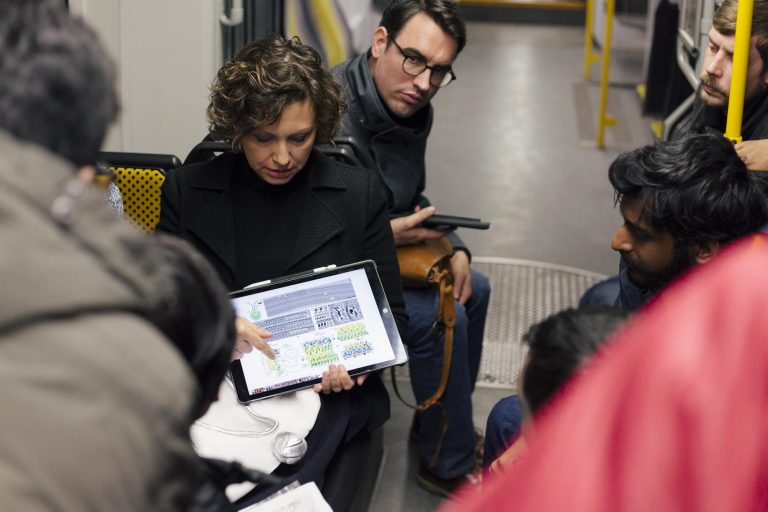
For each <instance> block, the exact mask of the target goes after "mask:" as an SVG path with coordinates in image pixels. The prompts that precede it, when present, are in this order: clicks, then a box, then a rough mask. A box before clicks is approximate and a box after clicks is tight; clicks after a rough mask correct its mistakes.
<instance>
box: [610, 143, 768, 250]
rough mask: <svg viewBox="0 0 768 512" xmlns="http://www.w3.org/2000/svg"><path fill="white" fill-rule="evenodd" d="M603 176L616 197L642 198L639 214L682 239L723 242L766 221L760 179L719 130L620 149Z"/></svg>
mask: <svg viewBox="0 0 768 512" xmlns="http://www.w3.org/2000/svg"><path fill="white" fill-rule="evenodd" d="M608 176H609V179H610V180H611V185H613V188H614V190H615V193H616V201H617V202H620V201H622V200H623V198H624V197H640V198H642V202H643V210H642V215H643V217H644V218H645V219H647V221H648V222H649V223H650V224H651V225H652V226H653V227H654V228H656V229H660V230H662V231H666V232H668V233H670V234H671V235H672V236H673V237H674V238H675V239H677V240H679V241H681V242H685V243H697V242H718V243H720V244H726V243H728V242H730V241H732V240H735V239H737V238H741V237H742V236H745V235H747V234H749V233H753V232H755V231H757V230H758V229H760V228H761V227H762V226H763V225H765V224H766V222H768V201H767V200H766V195H765V191H766V190H765V182H764V181H763V179H762V178H760V177H759V176H758V173H756V172H750V171H748V170H747V168H746V167H745V166H744V162H742V161H741V159H740V158H739V155H738V154H737V153H736V150H735V149H734V147H733V143H732V142H731V141H729V140H727V139H726V138H725V137H722V136H720V135H714V134H701V135H691V136H688V137H685V138H682V139H679V140H676V141H672V142H658V143H656V144H652V145H649V146H644V147H641V148H638V149H635V150H633V151H629V152H627V153H623V154H621V155H619V157H618V158H617V159H616V160H614V162H613V163H612V164H611V167H610V169H609V171H608Z"/></svg>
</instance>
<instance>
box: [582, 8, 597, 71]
mask: <svg viewBox="0 0 768 512" xmlns="http://www.w3.org/2000/svg"><path fill="white" fill-rule="evenodd" d="M586 9H587V12H586V15H587V19H586V25H587V26H586V28H585V29H584V80H589V76H590V75H591V74H592V64H593V63H595V62H597V61H598V60H600V56H599V55H597V54H596V53H595V52H593V51H592V29H593V28H594V17H595V0H587V7H586Z"/></svg>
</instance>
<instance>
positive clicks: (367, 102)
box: [334, 0, 490, 495]
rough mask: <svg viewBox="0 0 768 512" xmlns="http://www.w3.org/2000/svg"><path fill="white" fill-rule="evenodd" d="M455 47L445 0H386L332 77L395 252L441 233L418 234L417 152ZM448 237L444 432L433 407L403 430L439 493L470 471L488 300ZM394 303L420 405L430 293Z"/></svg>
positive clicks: (433, 359) (421, 206) (432, 380)
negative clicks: (452, 302)
mask: <svg viewBox="0 0 768 512" xmlns="http://www.w3.org/2000/svg"><path fill="white" fill-rule="evenodd" d="M465 42H466V34H465V27H464V22H463V21H462V20H461V17H460V16H459V13H458V10H457V8H456V5H455V4H454V3H453V2H450V1H447V0H432V1H426V2H424V1H415V0H396V1H394V2H392V3H391V4H390V5H389V6H388V7H387V9H386V10H385V11H384V13H383V15H382V19H381V23H380V26H379V27H378V28H377V29H376V31H375V32H374V35H373V40H372V44H371V48H370V49H369V51H368V52H367V53H366V54H362V55H359V56H357V57H354V58H352V59H351V60H349V61H347V62H344V63H342V64H340V65H339V66H338V67H337V68H336V69H335V70H334V75H335V77H336V79H337V80H338V81H339V82H340V83H341V84H342V85H343V86H344V87H345V89H346V94H347V99H348V102H349V109H348V111H347V113H346V115H345V118H344V121H343V124H342V129H341V131H340V134H341V135H346V136H352V137H353V138H354V139H355V141H356V142H357V144H358V146H359V147H360V148H361V150H362V151H361V154H362V156H363V158H364V160H367V162H366V165H368V166H370V167H372V168H373V169H375V170H376V171H377V172H378V173H379V174H380V175H381V177H382V180H383V182H384V184H385V185H386V187H387V191H388V193H389V202H390V213H391V214H392V215H393V219H392V220H391V225H392V230H393V232H394V235H395V243H396V244H397V245H398V246H403V245H411V244H418V243H420V242H422V241H423V240H425V239H429V238H437V237H441V236H443V235H444V234H445V233H443V232H441V231H435V230H430V229H426V228H423V227H421V223H422V222H423V221H424V220H425V219H426V218H427V217H429V216H431V215H433V214H434V213H435V209H434V207H432V206H430V203H429V201H428V200H427V198H426V197H425V196H424V195H423V192H424V188H425V183H426V169H425V162H424V158H425V150H426V144H427V137H428V136H429V132H430V129H431V127H432V105H431V104H430V100H431V99H432V97H433V96H434V95H435V94H437V92H438V91H439V89H440V87H444V86H446V85H448V84H449V83H450V82H451V81H452V80H453V79H454V78H455V74H454V72H453V69H452V67H451V66H452V65H453V62H454V60H455V59H456V57H457V55H458V54H459V52H460V51H461V50H462V48H463V47H464V44H465ZM448 238H449V240H450V242H451V243H452V244H453V249H454V253H453V256H452V259H451V268H452V271H453V275H454V279H455V293H454V297H455V299H456V311H457V320H456V326H455V330H454V342H453V343H454V346H453V360H452V363H451V368H450V376H449V381H448V386H447V389H446V391H445V394H444V395H443V398H442V400H441V401H442V405H443V406H444V408H445V413H446V415H447V427H448V428H447V431H446V432H445V434H444V435H442V434H441V432H442V429H443V416H442V414H441V412H440V410H438V408H436V407H435V408H431V409H428V410H427V411H424V412H421V413H418V420H419V421H418V422H415V423H414V427H415V428H414V430H413V431H412V435H413V436H414V437H417V438H419V448H420V459H421V468H420V470H419V483H420V485H422V487H424V488H426V489H427V490H429V491H432V492H436V493H439V494H443V495H448V494H450V493H451V492H452V491H453V490H454V489H456V488H457V487H458V486H459V485H461V484H462V483H464V482H465V481H466V480H467V477H468V476H471V474H472V471H473V469H474V468H475V466H476V456H475V455H476V454H475V446H476V434H475V429H474V426H473V423H472V400H471V395H472V391H473V389H474V384H475V380H476V378H477V374H478V370H479V365H480V354H481V350H482V342H483V331H484V328H485V317H486V313H487V308H488V298H489V295H490V286H489V284H488V279H487V278H486V277H485V276H483V275H482V274H480V273H478V272H475V271H473V270H471V267H470V252H469V249H468V248H467V246H466V244H464V243H463V242H462V240H461V239H460V238H459V237H458V236H456V235H455V234H453V233H452V234H449V236H448ZM404 295H405V301H406V308H407V312H408V317H409V326H408V332H407V334H406V336H405V342H406V344H407V345H408V347H409V356H410V361H409V365H410V370H411V384H412V387H413V390H414V394H415V396H416V399H417V400H419V401H423V400H425V399H427V398H428V397H430V396H431V395H432V394H433V393H434V392H435V390H436V389H437V387H438V384H439V381H440V375H441V366H442V358H443V342H442V341H443V340H442V337H439V338H437V339H436V338H435V336H434V335H433V329H432V325H433V323H434V321H435V318H436V312H437V293H436V291H435V290H434V289H414V288H406V289H405V290H404ZM435 455H437V457H436V458H435Z"/></svg>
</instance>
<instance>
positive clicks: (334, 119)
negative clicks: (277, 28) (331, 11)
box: [208, 35, 346, 151]
mask: <svg viewBox="0 0 768 512" xmlns="http://www.w3.org/2000/svg"><path fill="white" fill-rule="evenodd" d="M306 99H309V100H310V101H312V103H313V104H314V106H315V123H316V125H317V136H316V138H315V144H327V143H330V142H331V139H333V136H334V135H335V134H336V131H337V130H338V128H339V125H340V123H341V117H342V115H343V114H344V112H345V110H346V102H345V101H344V94H343V90H342V88H341V86H340V85H339V84H338V83H336V82H335V81H334V80H333V78H332V77H331V74H330V73H329V72H328V71H327V70H326V69H325V68H323V66H322V59H321V58H320V54H319V53H317V51H316V50H315V49H314V48H312V47H311V46H308V45H305V44H303V43H302V42H301V41H300V40H299V38H298V37H293V38H291V39H286V38H284V37H282V36H278V35H272V36H269V37H267V38H265V39H261V40H259V41H255V42H253V43H250V44H249V45H247V46H245V47H244V48H243V49H242V50H240V52H239V53H238V54H237V55H236V56H235V58H233V59H232V60H231V61H229V62H227V63H226V64H224V65H223V66H222V67H221V69H219V72H218V74H217V75H216V79H215V80H214V81H213V84H211V95H210V104H209V105H208V122H209V123H210V128H209V130H210V132H211V135H213V137H214V138H216V139H218V140H224V141H226V142H228V143H230V144H231V145H232V149H234V150H235V151H239V150H240V141H241V140H242V138H243V136H245V135H248V134H249V133H251V132H252V131H253V130H255V129H257V128H260V127H262V126H269V125H270V124H272V123H274V122H275V121H277V119H278V118H279V117H280V114H281V113H282V111H283V109H284V108H285V106H286V105H288V104H290V103H293V102H295V101H304V100H306Z"/></svg>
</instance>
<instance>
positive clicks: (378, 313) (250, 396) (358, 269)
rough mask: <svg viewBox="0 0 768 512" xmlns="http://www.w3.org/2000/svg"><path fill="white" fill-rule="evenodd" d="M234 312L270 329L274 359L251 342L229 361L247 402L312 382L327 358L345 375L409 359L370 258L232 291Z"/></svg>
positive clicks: (323, 366)
mask: <svg viewBox="0 0 768 512" xmlns="http://www.w3.org/2000/svg"><path fill="white" fill-rule="evenodd" d="M231 299H232V304H233V305H234V307H235V310H236V313H237V315H238V316H242V317H244V318H246V319H248V320H250V321H251V322H253V323H254V324H256V325H258V326H260V327H262V328H264V329H266V330H268V331H270V332H271V333H272V337H271V338H269V339H268V340H267V341H268V343H269V344H270V346H271V347H272V348H273V349H274V351H275V353H276V358H275V359H274V360H270V359H268V358H267V357H266V356H264V355H263V354H262V353H261V352H258V351H256V350H254V351H252V352H251V353H249V354H246V355H245V356H244V357H243V358H242V359H240V360H239V361H236V362H234V363H233V365H232V374H233V380H234V381H235V384H236V388H237V390H238V398H239V399H240V400H241V401H243V402H245V401H249V400H256V399H259V398H265V397H268V396H273V395H276V394H279V393H284V392H286V391H291V390H294V389H300V388H304V387H308V386H311V385H312V384H315V383H317V382H320V380H321V379H322V374H323V372H324V371H325V370H327V369H328V365H330V364H343V365H344V367H345V368H346V369H347V371H348V372H349V373H350V375H354V374H359V373H364V372H367V371H371V370H375V369H379V368H383V367H386V366H392V365H393V364H402V363H404V362H405V361H407V357H406V356H405V350H404V349H403V347H402V342H401V340H400V336H399V334H398V333H397V327H396V326H395V323H394V317H393V316H392V313H391V311H390V310H389V304H388V302H387V300H386V296H385V294H384V290H383V288H382V286H381V282H380V281H379V277H378V273H377V272H376V268H375V265H374V264H373V262H372V261H366V262H360V263H355V264H352V265H346V266H344V267H338V268H334V269H332V270H328V271H324V272H320V273H314V272H313V273H311V274H307V275H302V276H294V277H289V278H286V279H284V280H280V281H278V282H275V283H268V284H266V285H264V286H260V287H258V288H255V289H252V290H243V291H240V292H235V293H233V294H232V296H231Z"/></svg>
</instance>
